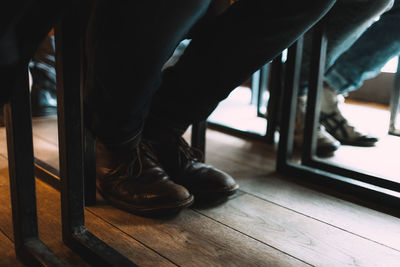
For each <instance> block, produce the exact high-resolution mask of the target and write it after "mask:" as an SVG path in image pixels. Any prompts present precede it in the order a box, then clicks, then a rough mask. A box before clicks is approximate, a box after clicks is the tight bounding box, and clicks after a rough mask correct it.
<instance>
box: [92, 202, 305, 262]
mask: <svg viewBox="0 0 400 267" xmlns="http://www.w3.org/2000/svg"><path fill="white" fill-rule="evenodd" d="M89 209H90V210H91V211H93V213H95V214H97V215H98V216H100V217H102V218H104V219H105V220H107V221H109V222H110V223H112V224H113V225H115V226H116V227H117V228H119V229H121V230H122V231H124V232H125V233H128V234H129V235H131V236H133V237H135V239H137V240H140V241H141V242H143V243H145V244H146V245H147V246H149V247H152V248H153V249H155V250H156V251H158V252H159V253H160V254H162V255H164V256H165V257H167V258H169V259H171V260H172V261H173V262H175V263H176V264H178V265H179V266H210V265H211V266H302V265H305V264H304V263H302V262H301V261H298V260H296V259H294V258H292V257H290V256H288V255H286V254H284V253H282V252H280V251H278V250H276V249H274V248H272V247H270V246H268V245H265V244H262V243H260V242H258V241H256V240H254V239H251V238H249V237H247V236H245V235H242V234H240V233H238V232H237V231H235V230H232V229H230V228H228V227H226V226H224V225H221V224H219V223H216V222H215V221H213V220H211V219H209V218H206V217H204V216H202V215H200V214H198V213H196V212H194V211H191V210H185V211H183V212H181V213H180V214H179V215H178V216H177V217H174V218H171V219H164V220H163V219H159V220H154V219H147V218H142V217H138V216H134V215H132V214H129V213H126V212H123V211H119V210H115V209H114V208H112V207H110V206H107V205H105V206H97V207H91V208H89Z"/></svg>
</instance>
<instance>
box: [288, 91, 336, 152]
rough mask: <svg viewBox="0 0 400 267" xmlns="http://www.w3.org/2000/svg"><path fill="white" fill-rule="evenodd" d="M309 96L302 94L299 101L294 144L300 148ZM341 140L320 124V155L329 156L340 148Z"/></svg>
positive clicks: (318, 150)
mask: <svg viewBox="0 0 400 267" xmlns="http://www.w3.org/2000/svg"><path fill="white" fill-rule="evenodd" d="M306 103H307V97H306V96H300V97H299V98H298V101H297V110H296V121H295V129H294V140H293V142H294V146H295V147H296V148H298V149H302V147H303V140H304V137H303V132H304V123H305V112H306ZM339 147H340V142H339V141H338V140H336V139H335V138H334V137H332V136H331V135H330V134H329V133H328V132H327V131H326V130H325V128H324V127H323V126H321V125H319V126H318V130H317V151H316V154H317V156H319V157H329V156H332V155H333V153H334V152H335V151H336V150H338V149H339Z"/></svg>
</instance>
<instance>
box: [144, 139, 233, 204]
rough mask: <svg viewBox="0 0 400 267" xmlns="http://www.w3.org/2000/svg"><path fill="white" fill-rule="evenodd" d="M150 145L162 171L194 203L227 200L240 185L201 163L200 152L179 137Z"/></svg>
mask: <svg viewBox="0 0 400 267" xmlns="http://www.w3.org/2000/svg"><path fill="white" fill-rule="evenodd" d="M151 142H152V145H153V147H154V151H155V153H156V154H157V157H158V159H159V160H160V163H161V166H162V167H163V168H164V170H165V171H166V172H167V173H168V174H169V175H170V177H171V179H172V180H173V181H174V182H175V183H177V184H180V185H183V186H184V187H185V188H187V189H188V190H189V191H190V192H191V193H192V194H194V196H195V198H196V201H198V200H199V201H202V202H203V201H207V200H215V199H218V198H226V197H228V196H230V195H233V194H234V193H235V192H236V191H237V190H238V188H239V185H238V184H237V183H236V182H235V180H234V179H233V178H232V177H231V176H230V175H229V174H227V173H225V172H223V171H221V170H218V169H216V168H215V167H213V166H210V165H207V164H204V163H202V162H201V161H202V155H201V152H200V151H196V150H195V149H193V148H191V147H190V146H189V145H188V143H186V141H185V140H184V139H183V138H182V137H174V138H172V139H169V141H168V142H156V141H153V140H152V141H151Z"/></svg>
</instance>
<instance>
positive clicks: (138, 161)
mask: <svg viewBox="0 0 400 267" xmlns="http://www.w3.org/2000/svg"><path fill="white" fill-rule="evenodd" d="M143 157H147V158H150V159H151V160H152V161H153V162H155V163H158V162H159V161H158V158H157V156H156V154H155V153H154V149H153V147H152V145H151V143H150V142H147V141H145V140H142V142H141V143H140V144H139V145H138V146H137V147H136V149H135V151H134V152H133V154H132V160H130V161H129V164H127V167H126V172H127V173H128V174H130V177H133V178H136V177H139V176H140V175H141V174H142V172H143V162H142V158H143Z"/></svg>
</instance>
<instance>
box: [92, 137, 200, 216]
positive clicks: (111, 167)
mask: <svg viewBox="0 0 400 267" xmlns="http://www.w3.org/2000/svg"><path fill="white" fill-rule="evenodd" d="M96 154H97V163H96V165H97V168H96V169H97V188H98V190H99V192H100V194H101V195H102V196H103V197H104V198H105V199H106V200H107V201H108V202H109V203H110V204H112V205H114V206H116V207H117V208H120V209H124V210H127V211H129V212H132V213H135V214H139V215H145V216H157V215H171V214H175V213H177V212H179V211H180V210H182V209H183V208H186V207H188V206H190V205H191V204H192V203H193V199H194V197H193V195H191V194H190V193H189V192H188V190H187V189H186V188H184V187H183V186H181V185H178V184H175V183H174V182H173V181H171V179H170V177H169V176H168V175H167V174H166V172H165V171H164V170H163V169H162V168H161V167H160V165H159V163H158V159H157V157H156V156H155V154H154V153H153V151H152V147H151V145H150V144H148V143H147V142H146V141H142V142H141V143H140V144H139V146H138V147H137V148H136V150H135V151H130V152H126V151H121V150H116V149H109V148H107V147H106V146H104V145H103V144H101V143H100V142H99V141H98V142H97V151H96Z"/></svg>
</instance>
